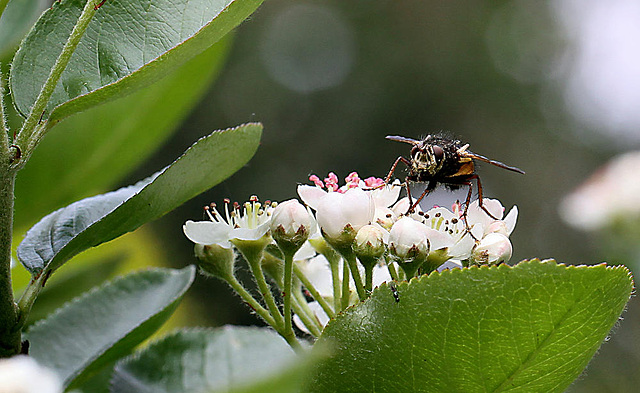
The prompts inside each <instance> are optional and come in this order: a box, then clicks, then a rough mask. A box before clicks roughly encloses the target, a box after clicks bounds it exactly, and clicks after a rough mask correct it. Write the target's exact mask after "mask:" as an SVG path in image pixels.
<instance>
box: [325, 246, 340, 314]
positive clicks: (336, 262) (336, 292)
mask: <svg viewBox="0 0 640 393" xmlns="http://www.w3.org/2000/svg"><path fill="white" fill-rule="evenodd" d="M322 255H324V257H325V258H327V261H329V267H330V268H331V283H332V284H333V309H334V310H336V311H338V310H341V309H342V308H341V307H340V299H341V296H340V294H341V292H340V260H341V259H342V258H340V255H338V253H336V252H335V251H334V250H333V249H331V248H330V249H329V251H328V252H324V253H322Z"/></svg>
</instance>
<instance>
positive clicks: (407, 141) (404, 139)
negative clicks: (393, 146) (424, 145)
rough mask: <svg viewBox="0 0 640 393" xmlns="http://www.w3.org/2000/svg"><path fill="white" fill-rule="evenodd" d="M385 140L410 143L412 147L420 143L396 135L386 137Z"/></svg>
mask: <svg viewBox="0 0 640 393" xmlns="http://www.w3.org/2000/svg"><path fill="white" fill-rule="evenodd" d="M386 138H387V139H389V140H392V141H396V142H404V143H410V144H412V145H415V144H418V143H420V141H418V140H415V139H411V138H406V137H404V136H398V135H387V136H386Z"/></svg>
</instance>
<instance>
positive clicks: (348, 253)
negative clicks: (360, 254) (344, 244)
mask: <svg viewBox="0 0 640 393" xmlns="http://www.w3.org/2000/svg"><path fill="white" fill-rule="evenodd" d="M340 253H341V254H342V257H343V258H344V259H345V260H346V262H347V264H349V269H350V270H351V276H352V277H353V281H354V283H355V285H356V291H357V292H358V297H359V298H360V300H364V299H366V298H367V293H366V292H365V289H364V285H363V284H362V277H361V276H360V271H359V270H358V261H357V260H356V254H355V253H354V252H353V251H352V250H351V249H347V250H341V252H340Z"/></svg>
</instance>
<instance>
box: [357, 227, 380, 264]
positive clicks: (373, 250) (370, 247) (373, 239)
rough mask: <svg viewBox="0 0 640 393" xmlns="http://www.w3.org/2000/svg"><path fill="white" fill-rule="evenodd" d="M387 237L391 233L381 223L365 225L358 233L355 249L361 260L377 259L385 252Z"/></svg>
mask: <svg viewBox="0 0 640 393" xmlns="http://www.w3.org/2000/svg"><path fill="white" fill-rule="evenodd" d="M385 238H387V239H388V238H389V233H388V232H387V231H385V230H384V229H382V227H380V226H379V225H365V226H363V227H362V228H360V230H359V231H358V233H357V234H356V239H355V243H354V245H353V251H355V253H356V256H357V257H358V259H360V260H361V261H362V260H363V259H367V260H377V259H378V258H380V257H381V256H382V255H383V254H384V252H385Z"/></svg>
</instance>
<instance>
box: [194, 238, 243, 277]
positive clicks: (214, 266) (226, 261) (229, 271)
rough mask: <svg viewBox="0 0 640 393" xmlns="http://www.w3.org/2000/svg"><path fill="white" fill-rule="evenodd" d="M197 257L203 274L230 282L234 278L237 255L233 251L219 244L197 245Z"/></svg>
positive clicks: (195, 248)
mask: <svg viewBox="0 0 640 393" xmlns="http://www.w3.org/2000/svg"><path fill="white" fill-rule="evenodd" d="M194 250H195V253H196V257H198V260H199V261H200V263H199V264H198V266H200V269H202V271H203V272H205V273H207V274H210V275H212V276H214V277H218V278H220V279H222V280H225V281H228V280H229V279H230V278H231V277H233V266H234V262H235V255H234V254H233V249H231V248H225V247H222V246H219V245H217V244H210V245H204V244H196V245H195V247H194Z"/></svg>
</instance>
